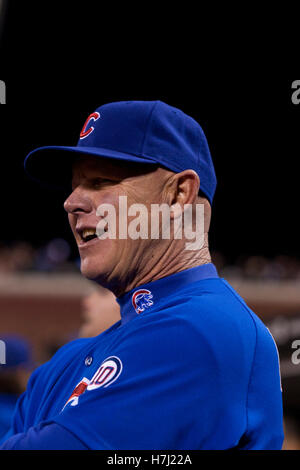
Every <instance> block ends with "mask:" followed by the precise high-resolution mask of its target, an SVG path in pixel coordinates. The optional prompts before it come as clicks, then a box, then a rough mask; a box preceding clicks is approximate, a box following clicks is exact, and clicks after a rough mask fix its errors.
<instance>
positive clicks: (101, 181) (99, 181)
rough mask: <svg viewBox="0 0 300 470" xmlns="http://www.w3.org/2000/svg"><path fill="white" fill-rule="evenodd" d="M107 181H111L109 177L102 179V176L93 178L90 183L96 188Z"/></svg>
mask: <svg viewBox="0 0 300 470" xmlns="http://www.w3.org/2000/svg"><path fill="white" fill-rule="evenodd" d="M108 183H111V181H110V180H109V179H104V178H95V179H94V180H93V181H92V185H93V187H94V188H98V187H100V186H103V185H104V184H108Z"/></svg>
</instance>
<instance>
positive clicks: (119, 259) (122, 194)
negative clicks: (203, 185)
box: [64, 157, 210, 287]
mask: <svg viewBox="0 0 300 470" xmlns="http://www.w3.org/2000/svg"><path fill="white" fill-rule="evenodd" d="M198 192H199V177H198V175H197V174H196V173H195V172H194V171H193V170H185V171H183V172H181V173H174V172H172V171H170V170H167V169H165V168H161V167H157V166H155V167H154V166H151V167H149V165H143V164H132V163H125V162H116V161H111V160H108V159H98V158H95V157H79V158H78V159H76V161H75V162H74V164H73V177H72V192H71V194H70V196H69V197H68V198H67V199H66V201H65V204H64V207H65V210H66V211H67V212H68V217H69V222H70V226H71V229H72V231H73V234H74V237H75V240H76V242H77V245H78V249H79V253H80V257H81V271H82V273H83V275H84V276H86V277H88V278H89V279H94V280H97V281H98V282H99V283H100V284H102V285H106V286H110V287H113V286H114V284H118V283H120V280H121V281H122V284H123V285H124V284H128V283H130V282H131V281H132V278H135V277H136V276H139V275H141V274H142V273H143V274H144V272H145V270H146V271H149V272H150V271H151V270H152V269H153V267H154V265H156V264H157V262H158V260H160V259H162V258H163V256H166V254H167V253H168V252H169V250H170V249H171V247H172V249H173V253H172V254H171V253H169V254H168V261H169V262H170V261H171V259H172V256H173V255H178V254H179V252H181V251H182V250H183V249H184V245H183V244H184V242H185V240H184V239H181V240H180V239H178V240H175V239H174V230H173V227H174V213H173V212H172V211H170V219H168V218H167V219H166V222H168V221H170V237H168V238H166V239H162V220H160V224H159V227H158V231H159V233H158V234H157V235H158V237H159V238H158V239H157V238H154V237H153V236H152V235H153V233H152V232H153V230H152V229H153V227H152V225H151V224H153V219H151V213H152V207H153V205H161V204H166V205H167V206H168V207H170V208H171V207H177V208H178V209H177V210H178V212H179V213H182V214H183V212H184V206H185V205H186V204H190V205H192V206H193V208H195V205H196V204H197V203H200V200H201V201H202V203H203V204H205V206H206V208H205V214H206V224H205V225H206V226H205V229H206V232H207V231H208V226H209V219H210V205H209V203H208V201H205V199H203V198H202V199H201V198H200V197H199V196H198ZM121 198H123V200H121ZM120 201H121V202H126V207H125V205H121V206H120ZM136 204H138V205H139V206H141V207H137V206H136V207H137V208H138V209H141V208H142V209H143V210H144V212H142V213H141V211H140V210H138V212H137V214H138V216H139V218H138V222H139V224H138V225H139V226H138V227H136V228H137V233H140V236H139V238H134V237H133V236H132V234H130V227H131V224H134V221H135V220H136V219H137V216H136V214H134V213H133V212H132V214H133V215H130V209H131V208H134V205H136ZM106 205H110V206H111V208H112V210H113V211H114V212H113V214H114V215H115V228H116V231H115V235H116V236H115V238H103V237H99V236H97V234H96V229H97V225H98V224H99V221H101V220H105V224H103V230H104V231H108V230H109V229H110V228H111V227H110V225H111V223H112V221H111V220H109V219H108V217H107V216H106V215H105V214H106V212H103V214H104V215H103V216H100V215H98V211H99V208H100V207H101V206H102V207H104V209H105V208H106ZM128 214H129V215H128ZM143 222H144V227H145V228H146V232H147V233H144V234H143V235H144V238H142V236H143V235H142V234H141V231H142V227H141V225H142V224H143ZM120 224H123V226H122V227H120ZM124 225H125V226H126V237H124V238H121V236H120V235H121V231H123V232H124Z"/></svg>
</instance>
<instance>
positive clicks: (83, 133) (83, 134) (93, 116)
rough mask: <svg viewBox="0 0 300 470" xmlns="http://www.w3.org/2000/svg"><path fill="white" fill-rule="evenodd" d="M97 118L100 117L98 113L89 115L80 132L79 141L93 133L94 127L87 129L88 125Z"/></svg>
mask: <svg viewBox="0 0 300 470" xmlns="http://www.w3.org/2000/svg"><path fill="white" fill-rule="evenodd" d="M99 117H100V113H98V112H97V111H96V112H95V113H92V114H90V115H89V117H88V118H87V120H86V121H85V123H84V126H83V128H82V131H81V132H80V140H81V139H85V138H86V137H87V136H88V135H90V134H91V133H92V132H93V131H94V127H93V126H91V127H88V125H89V124H90V122H91V121H97V119H99Z"/></svg>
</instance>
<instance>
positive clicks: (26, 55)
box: [0, 0, 300, 262]
mask: <svg viewBox="0 0 300 470" xmlns="http://www.w3.org/2000/svg"><path fill="white" fill-rule="evenodd" d="M19 3H20V2H19ZM24 3H26V5H23V6H22V5H18V8H16V3H15V2H14V0H12V1H11V2H10V3H9V8H8V9H7V16H6V22H5V28H4V30H3V34H2V41H1V49H0V57H1V63H0V65H1V66H0V79H2V80H5V81H6V85H7V104H6V105H5V106H0V152H1V156H0V158H1V176H0V181H1V189H0V197H1V199H0V200H1V203H2V234H1V237H0V239H2V240H3V241H4V242H5V243H9V242H10V240H27V241H30V242H31V243H33V244H34V245H35V246H39V245H40V244H43V243H44V242H45V241H46V240H48V239H50V238H53V237H63V238H65V239H67V240H68V241H70V242H71V243H72V246H73V249H74V248H75V247H74V245H73V242H72V237H71V233H70V231H69V228H68V226H67V220H66V215H65V214H64V211H63V209H62V204H63V201H64V197H65V196H66V195H65V194H63V193H55V192H52V191H49V190H45V189H44V190H42V189H40V188H39V187H38V186H36V185H35V184H34V183H32V182H31V181H29V180H28V178H27V177H26V175H25V174H24V172H23V160H24V158H25V156H26V154H27V153H28V152H29V151H30V150H32V149H34V148H35V147H37V146H43V145H60V144H62V145H74V144H76V142H77V139H78V135H79V132H80V130H81V128H82V126H83V123H84V122H85V119H86V117H87V116H88V115H89V114H90V113H91V112H93V111H94V110H95V109H96V108H97V107H98V106H100V105H102V104H104V103H107V102H110V101H118V100H128V99H137V100H156V99H160V100H163V101H165V102H167V103H168V104H170V105H173V106H176V107H179V108H181V109H182V110H183V111H184V112H186V113H187V114H189V115H191V116H192V117H194V118H195V119H196V120H197V121H198V122H199V123H200V124H201V125H202V127H203V129H204V131H205V133H206V136H207V139H208V142H209V145H210V149H211V153H212V156H213V160H214V163H215V169H216V173H217V178H218V187H217V192H216V196H215V201H214V206H213V219H212V226H211V236H210V243H211V248H212V250H214V251H218V252H222V253H223V254H224V255H225V256H226V257H227V259H228V261H229V262H234V261H235V260H236V259H237V258H239V257H240V256H244V255H245V256H249V255H254V254H258V255H263V256H265V257H270V258H272V257H274V256H275V255H278V254H284V255H290V256H295V257H298V255H299V249H298V239H299V235H298V220H297V219H298V210H297V209H298V191H297V188H298V171H297V168H298V165H297V163H298V158H299V149H300V139H299V124H300V105H299V106H295V105H293V104H292V101H291V95H292V89H291V84H292V82H293V80H292V79H282V78H279V77H278V76H277V75H272V74H269V75H268V74H263V73H259V72H258V69H252V74H251V73H249V70H248V71H247V72H246V70H245V68H242V67H241V63H240V62H239V61H238V60H236V61H235V63H234V64H235V66H232V65H231V63H230V62H228V63H227V66H224V65H223V66H222V67H221V64H216V65H217V67H215V68H214V69H213V68H211V67H209V66H208V64H206V63H205V61H204V60H203V57H201V53H200V52H201V50H198V51H197V48H196V51H197V52H198V54H197V55H196V54H194V53H193V51H192V50H190V48H186V49H185V50H184V51H182V50H179V49H176V45H175V44H173V43H171V42H170V38H169V42H168V41H161V44H160V48H157V45H156V44H155V43H154V41H153V42H152V44H151V41H152V38H153V36H155V35H154V29H152V36H151V41H149V44H147V46H145V47H142V48H141V49H140V50H139V49H138V48H137V46H138V45H139V44H140V42H141V41H143V40H144V39H145V38H146V37H147V32H148V30H147V28H146V29H145V31H142V30H141V29H140V28H139V30H138V31H133V30H132V28H129V27H128V29H127V31H126V28H125V29H124V30H121V31H120V30H119V29H118V25H116V24H115V25H114V26H115V27H114V28H111V29H110V28H105V26H107V25H106V23H107V21H108V23H109V20H110V19H111V17H107V16H105V15H104V14H103V16H100V17H97V18H98V20H99V21H98V24H97V21H95V22H94V23H93V22H92V23H91V24H90V25H88V26H89V28H87V29H86V28H85V27H84V26H87V24H86V22H85V13H84V11H83V12H79V13H80V14H81V13H82V18H81V19H79V18H80V15H78V17H77V21H74V20H73V17H71V18H69V21H68V22H66V16H63V14H62V12H59V13H60V14H61V15H58V10H57V9H56V10H55V9H54V10H53V9H52V10H50V9H49V7H47V2H45V4H43V5H38V4H37V3H36V4H35V6H34V8H33V7H32V5H33V3H31V4H30V2H29V3H27V2H24ZM30 5H31V9H30ZM53 12H54V13H55V14H54V13H53ZM77 13H78V12H77ZM91 13H92V15H90V18H91V16H93V10H92V11H89V14H91ZM120 15H121V13H120ZM24 18H26V21H24ZM125 25H126V22H125ZM66 27H68V29H67V30H66ZM129 33H131V34H133V36H135V41H134V42H133V41H131V38H132V36H131V35H130V34H129ZM141 33H143V35H142V34H141ZM140 45H141V44H140ZM142 46H144V43H143V42H142ZM174 50H176V51H177V52H178V54H177V57H175V58H174V59H173V55H172V51H173V52H174ZM158 52H160V53H158ZM189 52H190V56H191V57H192V60H189V57H190V56H189V54H188V53H189ZM183 56H185V60H184V59H183ZM237 59H238V58H237ZM254 70H255V72H254ZM259 70H260V69H259ZM291 78H294V79H296V78H297V77H291ZM74 252H75V251H74Z"/></svg>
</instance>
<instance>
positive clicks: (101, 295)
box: [78, 286, 121, 338]
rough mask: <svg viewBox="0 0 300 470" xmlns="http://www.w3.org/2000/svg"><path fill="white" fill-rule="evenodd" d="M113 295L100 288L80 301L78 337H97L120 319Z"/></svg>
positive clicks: (117, 305) (118, 308)
mask: <svg viewBox="0 0 300 470" xmlns="http://www.w3.org/2000/svg"><path fill="white" fill-rule="evenodd" d="M115 299H116V298H115V296H114V294H113V293H112V292H111V291H109V290H108V289H105V288H103V287H101V286H97V289H95V290H93V291H92V292H91V293H90V294H88V295H86V296H85V297H84V298H83V300H82V318H83V323H82V325H81V327H80V329H79V332H78V336H79V337H81V338H83V337H86V338H90V337H92V336H97V335H99V334H100V333H102V332H103V331H104V330H107V329H108V328H109V327H110V326H112V325H113V324H114V323H116V322H117V321H119V320H120V319H121V316H120V307H119V304H118V303H117V301H116V300H115Z"/></svg>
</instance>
